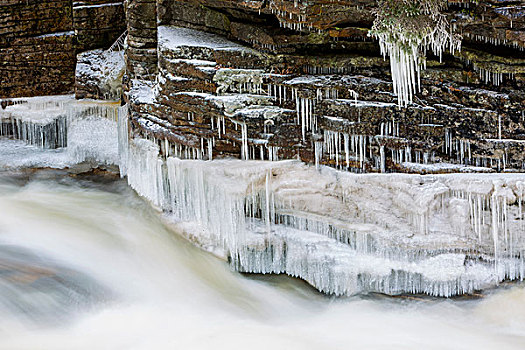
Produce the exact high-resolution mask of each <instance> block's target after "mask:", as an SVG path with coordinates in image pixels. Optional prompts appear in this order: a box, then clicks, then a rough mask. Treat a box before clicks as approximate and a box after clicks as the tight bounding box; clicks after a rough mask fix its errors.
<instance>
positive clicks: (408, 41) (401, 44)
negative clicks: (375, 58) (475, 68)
mask: <svg viewBox="0 0 525 350" xmlns="http://www.w3.org/2000/svg"><path fill="white" fill-rule="evenodd" d="M416 3H417V2H416ZM427 3H428V4H427ZM379 5H380V6H387V5H388V4H385V3H381V2H380V4H379ZM444 6H446V1H443V4H442V5H441V7H444ZM419 7H420V11H421V12H422V14H423V15H425V16H429V18H431V19H432V21H433V25H435V27H434V28H423V29H421V31H422V32H421V33H413V32H412V31H411V30H408V29H405V28H400V27H399V23H398V22H400V21H396V22H395V23H394V24H392V25H390V24H386V25H387V28H382V26H383V25H385V24H384V23H382V21H383V20H384V19H382V18H380V16H378V17H377V18H376V20H375V21H376V22H375V23H374V27H376V26H377V28H378V29H376V30H374V29H373V30H372V32H371V35H372V36H374V37H376V38H377V39H378V40H379V46H380V49H381V54H382V55H383V56H384V57H385V58H386V57H387V56H388V57H389V58H390V68H391V73H392V82H393V89H394V93H395V94H397V98H398V104H399V106H404V107H406V106H408V104H410V103H412V99H413V96H414V94H415V93H417V92H419V91H420V80H421V70H422V69H425V68H426V61H425V58H424V56H425V52H426V50H427V49H431V50H432V52H434V54H435V55H437V56H439V58H440V60H441V57H442V55H443V52H444V51H445V49H446V48H449V49H450V52H451V53H454V52H455V51H458V50H460V49H461V41H460V40H458V39H457V38H455V37H454V35H453V34H452V33H451V32H450V29H449V24H448V22H447V21H446V19H445V18H444V17H443V15H441V13H440V10H441V7H439V6H438V5H431V4H430V2H429V1H428V0H423V1H421V4H420V5H419ZM391 20H392V19H390V21H391ZM389 26H390V27H389Z"/></svg>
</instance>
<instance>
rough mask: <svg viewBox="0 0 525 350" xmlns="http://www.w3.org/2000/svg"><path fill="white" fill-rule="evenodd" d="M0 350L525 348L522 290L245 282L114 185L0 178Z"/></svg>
mask: <svg viewBox="0 0 525 350" xmlns="http://www.w3.org/2000/svg"><path fill="white" fill-rule="evenodd" d="M0 348H2V349H421V348H425V349H524V348H525V288H524V286H523V285H519V284H513V285H509V286H502V287H501V288H499V289H498V290H496V291H490V292H488V293H487V294H486V295H484V296H483V297H482V298H479V299H468V298H462V299H452V300H443V299H429V298H387V297H382V296H377V295H368V296H361V297H354V298H330V297H326V296H323V295H320V294H319V293H317V292H316V291H314V290H313V289H312V288H310V287H309V286H307V285H306V284H304V283H302V282H300V281H297V280H294V279H291V278H287V277H284V276H243V275H241V274H238V273H236V272H233V271H231V269H230V268H229V266H228V265H227V264H226V263H225V262H223V261H220V260H218V259H216V258H215V257H213V256H211V255H209V254H207V253H204V252H202V251H201V250H199V249H198V248H196V247H194V246H192V244H191V243H189V242H187V241H185V240H183V239H181V238H179V237H178V236H177V234H176V232H172V231H171V230H170V229H169V228H168V227H166V226H165V225H164V224H163V222H162V221H161V216H160V213H158V212H156V211H155V210H154V209H152V208H151V207H150V205H149V204H148V203H145V202H144V201H143V200H141V199H140V198H139V197H138V196H137V195H136V194H134V192H133V191H131V190H130V189H129V188H128V186H127V185H126V183H125V182H124V181H121V180H116V179H111V178H110V179H106V178H97V177H95V178H84V177H76V178H73V177H70V176H64V175H63V174H61V173H60V172H59V171H58V172H55V171H50V170H49V171H40V172H32V173H25V174H22V175H21V174H12V173H11V174H7V173H3V174H2V173H0Z"/></svg>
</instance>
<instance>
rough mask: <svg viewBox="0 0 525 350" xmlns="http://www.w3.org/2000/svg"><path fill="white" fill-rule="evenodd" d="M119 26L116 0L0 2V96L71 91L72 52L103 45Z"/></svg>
mask: <svg viewBox="0 0 525 350" xmlns="http://www.w3.org/2000/svg"><path fill="white" fill-rule="evenodd" d="M124 27H125V20H124V7H123V4H122V1H113V0H84V1H72V0H6V1H2V3H1V4H0V62H1V63H0V97H17V96H34V95H54V94H63V93H70V92H72V91H73V87H74V81H75V66H76V54H77V53H78V52H81V51H85V50H88V49H91V48H97V47H109V45H111V43H113V42H114V41H115V39H116V38H118V36H119V35H121V34H122V32H123V31H124Z"/></svg>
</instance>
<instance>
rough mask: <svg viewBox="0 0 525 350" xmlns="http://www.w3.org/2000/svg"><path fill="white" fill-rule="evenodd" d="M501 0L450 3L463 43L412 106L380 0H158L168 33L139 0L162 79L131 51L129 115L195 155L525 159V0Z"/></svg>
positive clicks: (442, 165) (131, 8)
mask: <svg viewBox="0 0 525 350" xmlns="http://www.w3.org/2000/svg"><path fill="white" fill-rule="evenodd" d="M504 5H505V6H506V7H502V5H501V3H500V2H498V3H492V2H483V3H480V4H477V5H476V4H470V5H469V6H468V7H467V4H466V3H463V2H450V6H449V8H448V10H447V11H448V13H447V16H448V18H449V21H450V22H451V23H453V25H454V26H455V28H456V31H457V32H459V33H461V34H463V37H464V39H463V49H462V51H461V52H459V53H457V55H456V57H453V56H451V55H448V56H447V55H445V57H444V58H443V62H442V63H440V62H438V61H437V58H435V57H434V58H433V57H430V58H429V61H428V65H427V69H426V70H425V71H424V72H423V74H422V87H421V92H420V93H418V94H417V95H416V97H415V99H414V101H415V103H412V104H411V105H409V106H408V107H407V108H399V107H398V106H397V97H396V96H395V95H394V93H393V89H392V84H391V77H390V68H389V64H388V61H385V60H384V59H383V58H382V57H381V56H380V55H379V48H378V45H377V43H375V42H374V41H372V40H371V38H369V37H368V29H369V28H370V27H371V25H372V22H373V20H374V15H373V13H372V10H373V8H374V6H376V2H375V1H372V0H363V1H309V2H307V3H306V2H301V1H295V2H294V1H278V0H272V1H269V2H267V1H226V0H224V1H220V0H199V1H197V0H179V1H167V0H158V1H157V7H156V11H157V17H158V22H159V23H160V24H161V26H160V27H159V28H158V36H157V38H158V43H157V44H155V42H154V39H153V38H151V37H148V35H151V34H152V33H153V32H154V29H152V28H151V25H152V21H151V17H152V14H153V8H152V5H151V1H146V0H144V1H129V2H128V27H129V25H130V22H129V18H130V15H131V14H132V17H133V23H136V24H134V25H133V26H134V28H139V27H140V26H142V27H140V28H142V29H141V31H139V30H137V33H139V34H136V37H139V39H140V40H139V39H133V40H135V41H136V43H135V44H133V45H135V47H139V46H141V45H142V46H143V47H144V49H142V50H143V52H144V53H145V54H144V55H143V56H142V59H143V61H142V62H148V63H149V64H151V65H153V64H154V59H153V58H152V56H153V52H154V51H156V52H157V56H155V58H157V57H158V75H157V77H156V80H155V82H154V81H153V80H152V79H149V82H148V81H140V79H142V77H143V76H140V75H137V74H136V73H135V71H136V69H137V68H136V67H137V66H140V67H142V66H144V65H137V64H130V62H131V60H130V57H133V59H134V62H138V61H140V59H139V58H137V57H135V53H137V52H138V51H137V50H136V49H135V48H131V49H129V50H128V72H129V74H128V76H129V77H130V78H132V79H133V78H138V79H139V80H132V81H130V82H129V84H128V88H129V89H130V95H129V99H130V101H131V102H132V103H131V109H132V112H133V113H132V125H134V127H135V128H136V130H137V132H138V133H139V134H148V135H152V136H154V137H156V138H157V139H159V140H161V139H166V140H167V141H169V142H170V143H171V144H172V147H173V149H178V150H184V151H183V152H182V154H183V156H187V157H189V158H194V157H195V158H207V157H211V158H217V157H219V158H220V157H236V158H242V159H261V160H268V159H270V160H275V159H292V158H293V159H301V160H303V161H305V162H307V163H311V164H314V163H315V164H318V165H319V164H325V165H330V166H333V167H336V168H339V169H343V170H350V171H354V172H389V171H401V172H417V173H435V172H440V173H441V172H458V171H460V172H479V171H482V172H491V171H503V170H511V169H512V170H521V169H522V168H523V166H524V160H525V158H524V153H523V147H524V146H525V129H524V128H523V106H524V103H525V93H524V89H523V86H524V81H525V79H524V77H525V75H524V72H525V60H524V59H523V58H522V57H523V51H522V48H523V40H522V39H520V37H521V36H522V34H523V30H524V28H525V22H524V18H523V11H522V10H520V9H522V8H523V7H522V6H523V4H522V3H521V2H506V3H505V4H504ZM139 8H141V9H142V10H141V11H138V9H139ZM140 14H143V15H142V17H141V16H140ZM146 23H147V24H146ZM185 28H188V29H185ZM489 29H490V30H489ZM130 30H131V29H130ZM148 33H149V34H148ZM208 33H210V34H208ZM211 33H213V34H211ZM482 33H485V34H482ZM503 33H504V34H503ZM146 37H148V40H146V39H144V38H146ZM129 42H132V39H131V36H130V38H129ZM153 45H157V46H156V47H152V46H153ZM130 46H131V44H130ZM146 47H147V49H146ZM153 69H154V68H151V67H150V68H148V70H147V72H146V73H148V72H149V74H145V75H146V76H151V72H152V71H153ZM210 150H211V151H210Z"/></svg>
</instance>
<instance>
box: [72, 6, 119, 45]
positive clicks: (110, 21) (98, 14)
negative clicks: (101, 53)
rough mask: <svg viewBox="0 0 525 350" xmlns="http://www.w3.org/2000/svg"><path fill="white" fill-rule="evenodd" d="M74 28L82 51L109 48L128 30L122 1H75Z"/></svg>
mask: <svg viewBox="0 0 525 350" xmlns="http://www.w3.org/2000/svg"><path fill="white" fill-rule="evenodd" d="M73 27H74V28H75V35H76V39H77V42H78V44H79V46H80V48H81V50H82V51H84V50H90V49H95V48H100V47H107V46H108V45H110V44H111V43H113V42H114V41H115V40H116V38H118V37H119V36H120V35H121V34H122V32H123V31H124V28H126V16H125V15H124V6H123V4H122V1H115V0H80V1H78V0H75V1H74V5H73Z"/></svg>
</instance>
